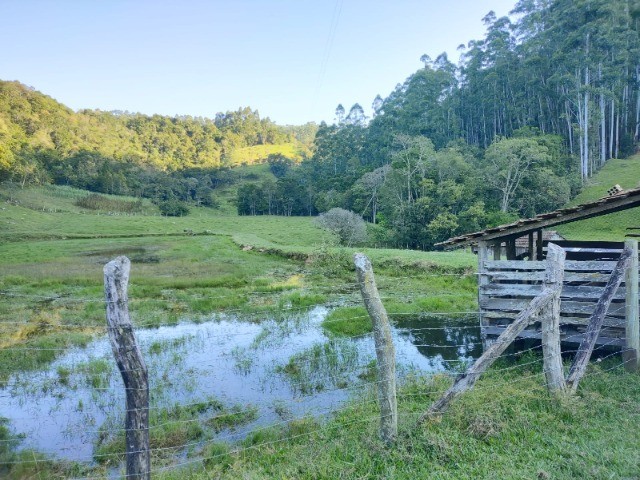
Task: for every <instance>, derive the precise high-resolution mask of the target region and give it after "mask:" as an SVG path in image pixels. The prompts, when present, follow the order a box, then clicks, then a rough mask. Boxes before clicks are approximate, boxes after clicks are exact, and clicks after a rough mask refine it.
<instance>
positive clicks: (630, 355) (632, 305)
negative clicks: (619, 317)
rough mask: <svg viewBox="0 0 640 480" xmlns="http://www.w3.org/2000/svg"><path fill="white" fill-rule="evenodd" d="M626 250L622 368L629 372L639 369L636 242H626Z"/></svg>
mask: <svg viewBox="0 0 640 480" xmlns="http://www.w3.org/2000/svg"><path fill="white" fill-rule="evenodd" d="M625 245H626V247H627V248H629V249H631V263H630V265H629V268H628V269H627V274H626V276H625V284H626V290H625V292H626V299H625V318H626V329H625V330H626V331H625V343H626V345H625V346H626V350H625V351H624V352H623V359H624V366H625V368H626V369H627V370H629V371H632V372H633V371H636V370H637V369H638V367H640V358H639V357H640V323H639V322H640V319H639V318H638V317H639V315H638V301H639V299H638V241H637V240H627V241H626V242H625Z"/></svg>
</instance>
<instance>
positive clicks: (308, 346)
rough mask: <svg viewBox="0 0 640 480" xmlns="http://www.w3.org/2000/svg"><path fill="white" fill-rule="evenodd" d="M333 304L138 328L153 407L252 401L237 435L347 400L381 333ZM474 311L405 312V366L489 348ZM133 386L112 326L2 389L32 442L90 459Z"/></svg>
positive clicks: (8, 413) (444, 365)
mask: <svg viewBox="0 0 640 480" xmlns="http://www.w3.org/2000/svg"><path fill="white" fill-rule="evenodd" d="M327 313H328V310H327V308H324V307H316V308H314V309H312V310H310V311H309V312H307V313H305V314H303V315H295V316H288V317H285V318H283V319H278V320H275V319H272V320H268V321H263V322H261V323H252V322H246V321H240V320H239V319H235V318H231V317H225V316H220V317H217V318H216V319H215V320H212V321H208V322H205V323H181V324H178V325H176V326H167V327H160V328H155V329H141V330H138V331H136V337H137V339H138V343H139V344H140V347H141V350H142V354H143V357H144V358H145V362H146V364H147V367H148V371H149V384H150V388H151V409H152V410H154V409H156V410H158V411H159V410H162V409H171V408H173V407H175V406H176V405H193V404H196V403H198V402H212V401H213V400H214V399H215V402H216V403H217V404H220V405H224V406H225V407H226V408H234V407H235V408H236V410H235V411H242V410H243V409H244V411H249V410H250V411H251V412H253V415H251V416H250V418H248V421H247V422H245V424H244V425H241V426H236V427H234V428H227V429H224V428H221V429H220V431H219V432H218V433H217V437H216V438H218V439H221V440H236V439H239V438H242V437H243V436H245V435H246V434H247V433H248V432H249V431H251V430H252V429H255V428H256V427H258V426H262V425H270V424H273V423H277V422H279V421H282V420H283V419H290V418H298V417H302V416H304V415H308V414H309V415H316V416H317V415H321V414H325V413H329V412H331V411H334V410H336V409H338V408H339V407H340V406H341V405H342V404H343V403H344V402H345V401H346V400H348V399H349V397H350V396H351V395H353V394H355V393H356V392H359V391H362V388H364V387H366V384H367V383H368V382H372V381H373V380H372V379H371V377H370V375H367V372H370V371H371V366H372V365H373V362H374V360H375V349H374V345H373V338H372V337H371V336H370V335H365V336H361V337H357V338H349V339H331V338H329V337H328V336H326V335H325V334H324V332H323V330H322V328H321V326H320V324H321V322H322V320H323V319H324V318H325V317H326V316H327ZM476 325H477V323H476V320H475V318H472V319H467V320H466V321H464V320H455V321H454V320H446V319H443V318H442V317H439V318H434V317H430V318H423V319H418V318H416V317H412V318H411V319H407V320H402V321H400V322H398V323H396V325H395V326H394V329H393V336H394V343H395V348H396V358H397V363H398V370H399V372H400V373H403V372H405V373H406V372H408V371H412V370H416V371H420V372H425V373H429V372H441V371H446V370H450V369H452V368H459V366H460V364H461V363H467V362H469V361H471V360H473V359H475V358H476V357H478V356H479V355H480V353H481V350H482V347H481V342H480V329H479V328H478V327H477V326H476ZM124 403H125V399H124V387H123V385H122V380H121V377H120V374H119V372H118V371H117V368H116V366H115V361H114V360H113V356H112V352H111V347H110V345H109V342H108V339H107V338H106V337H103V338H99V339H97V340H95V341H93V342H92V343H90V344H89V345H88V346H87V347H85V348H75V349H72V350H70V351H68V352H67V353H66V354H65V355H63V356H61V357H60V358H59V359H57V360H56V361H55V362H53V363H52V364H51V365H50V367H49V368H48V369H47V370H43V371H39V372H22V373H19V374H15V375H13V376H12V377H11V378H10V379H9V382H8V383H7V386H6V387H5V388H4V389H2V390H0V417H6V418H7V419H8V420H9V421H10V425H11V426H12V429H13V430H14V431H15V433H17V434H19V435H20V436H22V437H23V441H22V443H21V445H20V447H21V448H33V449H35V450H38V451H40V452H42V453H46V454H51V455H53V456H55V457H58V458H64V459H68V460H76V461H86V462H91V461H92V460H93V452H94V447H95V445H96V444H97V443H99V442H100V441H102V440H103V439H104V438H105V437H106V436H108V435H109V432H110V431H117V430H118V429H121V428H122V426H123V425H124V420H123V417H124V412H123V411H124Z"/></svg>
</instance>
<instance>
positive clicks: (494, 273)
mask: <svg viewBox="0 0 640 480" xmlns="http://www.w3.org/2000/svg"><path fill="white" fill-rule="evenodd" d="M618 256H619V254H618ZM615 264H616V262H615V261H602V260H586V261H577V260H567V262H566V264H565V277H564V284H563V289H562V294H561V300H562V303H561V318H560V322H561V330H562V339H563V341H565V342H580V341H581V339H582V333H584V331H585V330H586V326H587V322H588V320H589V316H590V315H591V313H592V312H593V309H594V307H595V304H596V303H597V301H598V298H599V297H600V295H601V294H602V291H603V290H604V286H605V284H606V282H607V280H608V279H609V276H610V275H611V271H612V270H613V268H614V266H615ZM544 269H545V262H544V261H518V260H493V261H491V260H485V261H484V268H481V270H480V281H479V282H478V285H479V287H478V288H479V303H480V317H481V326H482V327H483V332H484V334H485V335H489V336H494V335H499V334H500V333H501V332H502V330H503V329H504V327H505V326H506V325H508V324H509V323H511V321H512V320H513V319H514V318H515V317H516V315H517V314H518V313H519V312H520V311H521V310H523V309H524V308H525V307H526V306H527V304H528V302H529V301H530V300H531V299H532V298H533V297H535V296H536V295H537V294H538V293H540V291H541V290H542V281H543V279H544ZM625 290H626V285H625V284H624V283H623V284H622V285H621V286H620V288H619V289H618V291H617V292H616V294H615V297H614V299H613V302H612V304H611V307H610V309H609V312H608V314H607V316H606V318H605V322H604V327H603V329H602V332H601V334H600V337H599V339H598V344H599V345H605V344H606V345H611V346H623V345H624V336H625V325H626V323H625ZM521 337H523V338H539V337H540V325H539V324H534V325H533V326H532V327H529V328H528V329H527V330H526V331H525V332H523V335H521Z"/></svg>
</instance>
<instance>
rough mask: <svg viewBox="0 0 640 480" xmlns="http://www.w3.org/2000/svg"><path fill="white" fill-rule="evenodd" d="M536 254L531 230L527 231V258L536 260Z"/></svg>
mask: <svg viewBox="0 0 640 480" xmlns="http://www.w3.org/2000/svg"><path fill="white" fill-rule="evenodd" d="M537 258H538V256H537V255H536V251H535V248H534V243H533V232H531V233H529V260H530V261H531V260H536V259H537Z"/></svg>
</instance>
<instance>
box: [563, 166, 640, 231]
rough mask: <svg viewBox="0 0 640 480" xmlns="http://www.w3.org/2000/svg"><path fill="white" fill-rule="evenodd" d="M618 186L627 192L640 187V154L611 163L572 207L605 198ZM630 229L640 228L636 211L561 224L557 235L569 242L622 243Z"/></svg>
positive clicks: (593, 180)
mask: <svg viewBox="0 0 640 480" xmlns="http://www.w3.org/2000/svg"><path fill="white" fill-rule="evenodd" d="M616 184H617V185H620V186H621V187H622V188H623V189H625V190H626V189H629V188H637V187H640V155H635V156H633V157H630V158H625V159H612V160H609V161H608V162H607V163H606V165H605V166H604V167H603V168H602V170H600V171H599V172H598V173H597V174H596V175H594V176H593V177H592V178H591V179H590V180H589V181H588V183H587V184H586V185H585V188H584V189H583V191H582V192H580V194H579V195H578V196H576V198H574V199H573V200H572V201H571V203H570V205H578V204H580V203H584V202H590V201H593V200H597V199H599V198H602V197H604V196H606V195H607V190H609V189H610V188H611V187H613V186H614V185H616ZM627 227H640V213H638V209H637V208H635V209H631V210H625V211H623V212H618V213H611V214H609V215H604V216H601V217H596V218H591V219H588V220H582V221H579V222H573V223H568V224H566V225H561V226H559V227H558V232H559V233H560V234H561V235H563V236H565V237H566V238H567V239H569V240H609V241H622V240H624V237H625V235H626V233H628V232H627V230H626V229H627Z"/></svg>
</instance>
